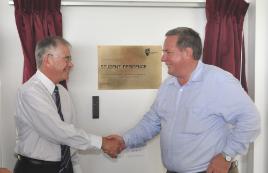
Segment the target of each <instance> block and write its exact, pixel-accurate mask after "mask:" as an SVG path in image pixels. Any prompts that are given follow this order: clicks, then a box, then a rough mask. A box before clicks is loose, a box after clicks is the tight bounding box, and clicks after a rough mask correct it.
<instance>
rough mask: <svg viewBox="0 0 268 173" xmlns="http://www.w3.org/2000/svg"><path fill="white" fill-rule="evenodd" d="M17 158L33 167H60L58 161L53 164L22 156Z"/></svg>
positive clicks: (52, 162)
mask: <svg viewBox="0 0 268 173" xmlns="http://www.w3.org/2000/svg"><path fill="white" fill-rule="evenodd" d="M17 157H18V160H20V161H25V162H28V163H31V164H33V165H48V166H59V165H60V161H58V162H56V161H55V162H54V161H45V160H38V159H33V158H29V157H25V156H22V155H18V156H17Z"/></svg>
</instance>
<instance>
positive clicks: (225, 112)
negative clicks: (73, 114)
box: [107, 27, 260, 173]
mask: <svg viewBox="0 0 268 173" xmlns="http://www.w3.org/2000/svg"><path fill="white" fill-rule="evenodd" d="M201 53H202V43H201V39H200V37H199V34H198V33H197V32H195V31H194V30H192V29H190V28H186V27H179V28H175V29H172V30H170V31H168V32H167V33H166V39H165V42H164V46H163V56H162V59H161V60H162V61H163V62H165V64H166V65H167V67H168V73H169V74H170V75H171V76H170V77H168V78H167V79H166V80H165V81H164V83H163V84H162V85H161V87H160V89H159V92H158V95H157V97H156V99H155V101H154V103H153V105H152V106H151V108H150V110H149V111H148V112H147V113H146V114H145V115H144V117H143V119H142V120H141V121H140V122H139V123H138V124H137V125H136V126H135V127H134V128H132V129H130V130H129V131H128V132H127V133H125V134H124V135H123V136H122V137H121V136H118V135H111V136H110V138H114V139H117V140H119V141H121V145H120V146H118V147H120V150H123V149H124V148H126V147H128V148H134V147H139V146H142V145H144V144H145V143H146V142H147V141H148V140H150V139H152V138H153V137H154V136H156V135H157V134H159V133H160V145H161V153H162V161H163V164H164V166H165V167H166V168H167V170H168V171H167V173H203V172H204V173H205V172H206V173H227V172H228V170H229V169H230V167H232V161H233V159H234V158H235V157H236V156H237V155H243V154H246V152H247V149H248V146H249V143H250V142H253V141H254V139H255V138H256V137H257V135H258V134H259V132H260V117H259V113H258V111H257V109H256V107H255V105H254V103H253V102H252V100H251V99H250V98H249V96H248V95H247V93H246V92H245V91H244V89H243V88H242V87H241V85H240V82H239V81H238V80H237V79H236V78H234V77H233V75H232V74H230V73H229V72H226V71H224V70H222V69H220V68H218V67H216V66H213V65H207V64H204V63H202V62H201V61H200V58H201ZM107 154H109V155H110V156H111V157H116V155H117V154H118V153H117V152H116V151H107Z"/></svg>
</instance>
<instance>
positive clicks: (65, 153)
mask: <svg viewBox="0 0 268 173" xmlns="http://www.w3.org/2000/svg"><path fill="white" fill-rule="evenodd" d="M53 94H54V96H55V103H56V105H57V108H58V113H59V115H60V118H61V120H62V121H64V118H63V114H62V112H61V103H60V94H59V89H58V87H57V86H56V87H55V89H54V92H53ZM60 147H61V164H60V170H59V173H73V166H72V162H71V152H70V147H69V146H67V145H61V146H60Z"/></svg>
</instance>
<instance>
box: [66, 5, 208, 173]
mask: <svg viewBox="0 0 268 173" xmlns="http://www.w3.org/2000/svg"><path fill="white" fill-rule="evenodd" d="M62 13H63V14H64V15H63V33H64V36H65V37H66V38H67V39H68V40H69V41H70V42H71V43H72V44H73V57H74V60H73V62H74V64H75V66H74V69H73V71H72V73H71V76H70V81H69V89H70V92H71V95H72V96H73V99H74V103H75V107H76V108H77V112H78V115H79V123H80V125H81V126H82V127H83V128H84V129H86V130H87V131H89V132H92V133H96V134H99V135H108V134H110V133H123V132H125V131H126V130H127V129H128V128H130V127H132V126H134V125H135V123H136V122H137V121H138V120H139V119H140V118H141V117H142V116H143V114H144V113H145V112H146V111H147V110H148V109H149V107H150V105H151V104H152V102H153V100H154V97H155V95H156V91H157V90H104V91H103V90H98V89H97V82H98V74H97V64H98V62H97V60H98V58H97V45H103V44H105V45H146V44H147V45H155V44H156V45H162V43H163V39H164V34H165V32H166V31H167V30H168V29H171V28H174V27H177V26H189V27H193V28H194V29H196V30H197V31H198V32H200V33H201V36H202V38H203V37H204V29H205V28H204V26H205V22H206V20H205V11H204V9H203V8H201V9H198V8H197V9H189V8H188V9H182V8H179V9H178V8H147V7H144V8H137V7H136V8H135V7H66V6H65V7H63V8H62ZM78 19H79V20H78ZM163 68H164V70H163V78H165V77H166V74H167V73H166V67H165V66H163ZM93 95H99V96H100V119H99V120H92V119H91V97H92V96H93ZM86 153H87V154H83V156H82V159H81V164H82V167H83V168H84V170H85V168H87V169H88V170H89V171H92V172H94V173H102V172H129V173H136V172H142V173H143V172H144V173H163V172H164V170H163V167H162V164H161V157H160V149H159V139H158V138H156V139H154V140H153V141H151V142H150V143H149V144H148V145H147V146H146V147H145V148H143V149H141V150H137V151H135V152H131V153H129V152H127V153H126V152H125V153H123V154H122V155H121V157H120V158H119V159H118V160H111V159H107V158H106V157H104V156H103V155H98V154H88V152H86ZM98 163H101V164H98Z"/></svg>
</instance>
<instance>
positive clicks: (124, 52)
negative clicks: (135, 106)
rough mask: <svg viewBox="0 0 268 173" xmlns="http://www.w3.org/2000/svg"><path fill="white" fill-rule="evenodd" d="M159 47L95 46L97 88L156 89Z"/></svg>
mask: <svg viewBox="0 0 268 173" xmlns="http://www.w3.org/2000/svg"><path fill="white" fill-rule="evenodd" d="M161 49H162V48H161V46H98V58H99V59H98V60H99V61H98V75H99V76H98V80H99V81H98V88H99V89H101V90H104V89H157V88H158V87H159V86H160V83H161V79H162V74H161V73H162V66H161Z"/></svg>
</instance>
